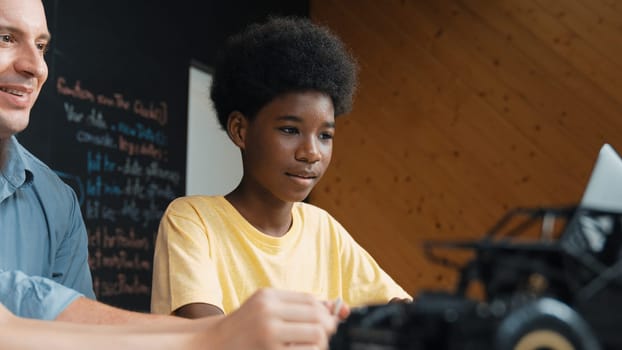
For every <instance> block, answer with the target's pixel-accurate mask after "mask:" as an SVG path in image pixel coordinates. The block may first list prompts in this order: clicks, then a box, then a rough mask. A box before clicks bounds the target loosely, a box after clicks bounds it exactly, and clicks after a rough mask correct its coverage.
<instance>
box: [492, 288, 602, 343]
mask: <svg viewBox="0 0 622 350" xmlns="http://www.w3.org/2000/svg"><path fill="white" fill-rule="evenodd" d="M495 344H496V349H497V350H600V345H599V344H598V341H597V340H596V337H594V334H593V333H592V330H591V329H590V327H589V325H588V324H587V322H585V320H584V319H583V318H582V317H581V315H579V314H578V313H577V312H576V311H574V310H573V309H572V308H571V307H569V306H568V305H566V304H564V303H562V302H560V301H558V300H555V299H551V298H542V299H538V300H535V301H533V302H530V303H528V304H526V305H524V306H521V307H519V308H517V309H515V310H513V311H511V312H510V313H509V314H508V315H507V316H506V317H505V318H504V319H503V321H502V322H501V323H500V324H499V327H498V328H497V334H496V339H495Z"/></svg>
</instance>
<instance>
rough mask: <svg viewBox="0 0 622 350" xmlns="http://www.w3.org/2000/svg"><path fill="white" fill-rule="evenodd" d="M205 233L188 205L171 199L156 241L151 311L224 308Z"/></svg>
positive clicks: (170, 311) (195, 213)
mask: <svg viewBox="0 0 622 350" xmlns="http://www.w3.org/2000/svg"><path fill="white" fill-rule="evenodd" d="M206 230H207V228H206V226H205V225H204V223H203V222H202V220H201V217H200V216H199V215H198V214H197V212H196V208H194V207H193V206H192V205H191V203H187V202H185V201H184V200H183V199H182V200H175V201H173V202H172V203H171V204H170V205H169V207H168V208H167V210H166V212H165V213H164V216H163V217H162V220H161V221H160V227H159V229H158V237H157V239H156V246H155V253H154V265H153V285H152V291H151V311H152V312H154V313H160V314H170V313H172V312H173V311H175V310H177V309H178V308H180V307H182V306H184V305H187V304H190V303H207V304H211V305H214V306H217V307H219V308H220V309H221V310H223V309H224V308H223V302H222V298H223V297H222V288H221V286H220V283H219V281H218V274H217V271H216V266H215V264H214V262H213V260H212V258H211V257H210V246H209V240H208V238H207V234H206Z"/></svg>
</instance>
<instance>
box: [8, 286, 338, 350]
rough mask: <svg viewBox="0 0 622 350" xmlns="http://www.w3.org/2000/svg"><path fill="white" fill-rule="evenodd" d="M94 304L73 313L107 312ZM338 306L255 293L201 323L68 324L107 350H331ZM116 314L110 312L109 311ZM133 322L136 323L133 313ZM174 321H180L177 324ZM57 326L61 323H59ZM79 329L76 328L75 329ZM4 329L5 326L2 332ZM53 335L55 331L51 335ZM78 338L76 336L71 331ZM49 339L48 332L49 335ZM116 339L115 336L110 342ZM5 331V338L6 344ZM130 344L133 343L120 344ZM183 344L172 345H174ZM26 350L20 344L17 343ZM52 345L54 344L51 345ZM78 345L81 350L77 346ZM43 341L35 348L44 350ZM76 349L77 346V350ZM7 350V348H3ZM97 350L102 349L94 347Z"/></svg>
mask: <svg viewBox="0 0 622 350" xmlns="http://www.w3.org/2000/svg"><path fill="white" fill-rule="evenodd" d="M95 303H97V302H94V301H91V300H88V299H84V298H82V299H79V301H77V303H76V304H75V305H72V308H74V307H75V308H82V307H93V306H95V308H94V309H92V310H93V311H92V313H97V312H101V310H102V308H101V307H102V306H101V305H95ZM333 308H334V305H333V304H332V303H330V302H328V303H322V302H320V301H318V300H317V299H315V298H314V297H313V296H311V295H308V294H303V293H297V292H289V291H278V290H272V289H265V290H260V291H258V292H256V293H255V294H253V296H251V297H250V298H249V299H248V300H247V301H246V302H245V303H244V304H243V305H242V306H241V307H240V308H239V309H238V310H236V311H234V312H233V313H231V314H230V315H227V316H216V317H208V318H202V319H198V320H185V319H177V318H174V317H170V316H156V315H142V317H143V319H142V320H149V319H150V320H159V321H161V322H150V323H135V324H128V325H118V324H117V325H113V326H91V325H77V324H73V323H71V324H63V327H66V328H65V329H64V330H68V331H75V332H76V333H79V334H80V335H89V336H88V337H86V341H90V342H97V346H100V345H101V346H102V348H104V349H107V348H110V347H114V348H115V349H119V350H125V349H132V350H134V349H135V348H136V347H137V346H149V348H150V349H151V350H157V349H165V348H175V349H186V350H190V349H192V350H194V349H219V350H229V349H231V350H234V349H236V350H237V349H261V350H272V349H283V348H285V347H287V348H288V349H292V350H296V349H327V347H328V339H329V338H330V336H331V335H332V334H333V333H334V331H335V329H336V327H337V317H340V318H343V317H345V316H346V315H347V312H348V309H347V306H343V307H342V308H341V309H339V310H336V312H335V313H336V314H337V316H336V315H333V313H332V312H331V311H330V310H332V309H333ZM108 311H110V310H108ZM128 314H130V315H129V316H128V317H129V318H132V317H133V316H132V314H134V313H128ZM171 320H175V323H172V322H171ZM54 323H56V322H54ZM73 325H75V326H76V327H75V328H71V327H72V326H73ZM1 327H2V325H0V328H1ZM92 330H101V331H102V332H104V331H105V332H107V333H106V334H108V335H109V336H108V337H99V335H100V334H95V335H94V336H92V335H90V334H92V333H89V332H91V331H92ZM29 331H30V332H31V333H32V332H33V331H34V333H38V334H41V333H39V331H38V328H37V327H32V326H31V327H29ZM48 333H49V332H48ZM70 333H72V332H70ZM45 334H47V333H45ZM110 335H114V337H110ZM50 337H63V339H65V340H66V339H73V338H74V334H65V333H62V332H56V333H53V334H50ZM2 338H3V337H2V330H1V329H0V339H2ZM81 340H82V338H79V339H77V340H76V341H77V342H75V343H67V344H68V346H67V347H66V349H69V350H73V349H74V348H75V349H81V348H84V345H85V344H86V343H81V342H80V341H81ZM119 340H127V343H122V344H118V343H114V342H115V341H119ZM174 342H178V343H176V344H174V346H173V345H172V343H174ZM17 344H18V345H20V344H19V343H17ZM46 344H50V342H49V341H47V342H46ZM76 345H78V346H76ZM40 346H41V343H40V342H37V343H36V344H34V347H32V349H35V348H36V349H39V348H40ZM71 346H74V347H71ZM22 348H24V349H30V348H28V347H25V346H24V347H22ZM0 349H2V345H0ZM89 349H91V350H96V349H98V348H97V347H94V346H89Z"/></svg>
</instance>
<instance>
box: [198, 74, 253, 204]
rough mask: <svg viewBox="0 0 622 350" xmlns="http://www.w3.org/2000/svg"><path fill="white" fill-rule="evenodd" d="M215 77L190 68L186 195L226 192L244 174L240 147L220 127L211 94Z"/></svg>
mask: <svg viewBox="0 0 622 350" xmlns="http://www.w3.org/2000/svg"><path fill="white" fill-rule="evenodd" d="M211 83H212V76H211V75H210V74H209V73H208V72H207V71H205V70H203V69H200V68H197V67H194V66H191V67H190V84H189V85H190V87H189V91H188V159H187V172H186V194H187V195H193V194H227V193H229V192H230V191H231V190H232V189H233V188H234V187H235V186H236V185H237V184H238V183H239V182H240V179H241V177H242V160H241V157H240V151H239V149H238V148H237V147H236V146H235V145H234V144H233V142H231V140H229V137H228V136H227V134H226V133H225V131H224V130H222V129H221V127H220V124H219V123H218V119H217V118H216V111H215V110H214V106H213V104H212V100H211V99H210V97H209V90H210V86H211Z"/></svg>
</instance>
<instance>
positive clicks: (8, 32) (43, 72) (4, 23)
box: [0, 0, 50, 140]
mask: <svg viewBox="0 0 622 350" xmlns="http://www.w3.org/2000/svg"><path fill="white" fill-rule="evenodd" d="M49 40H50V34H49V32H48V29H47V23H46V20H45V12H44V10H43V4H42V3H41V0H0V140H3V139H6V138H8V137H10V136H11V135H13V134H15V133H17V132H20V131H22V130H23V129H24V128H26V126H27V125H28V120H29V116H30V110H31V109H32V106H33V105H34V103H35V101H36V100H37V97H38V96H39V92H40V91H41V87H42V86H43V83H44V82H45V80H46V79H47V76H48V69H47V65H46V64H45V61H44V59H43V54H44V53H45V50H46V48H47V45H48V42H49Z"/></svg>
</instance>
